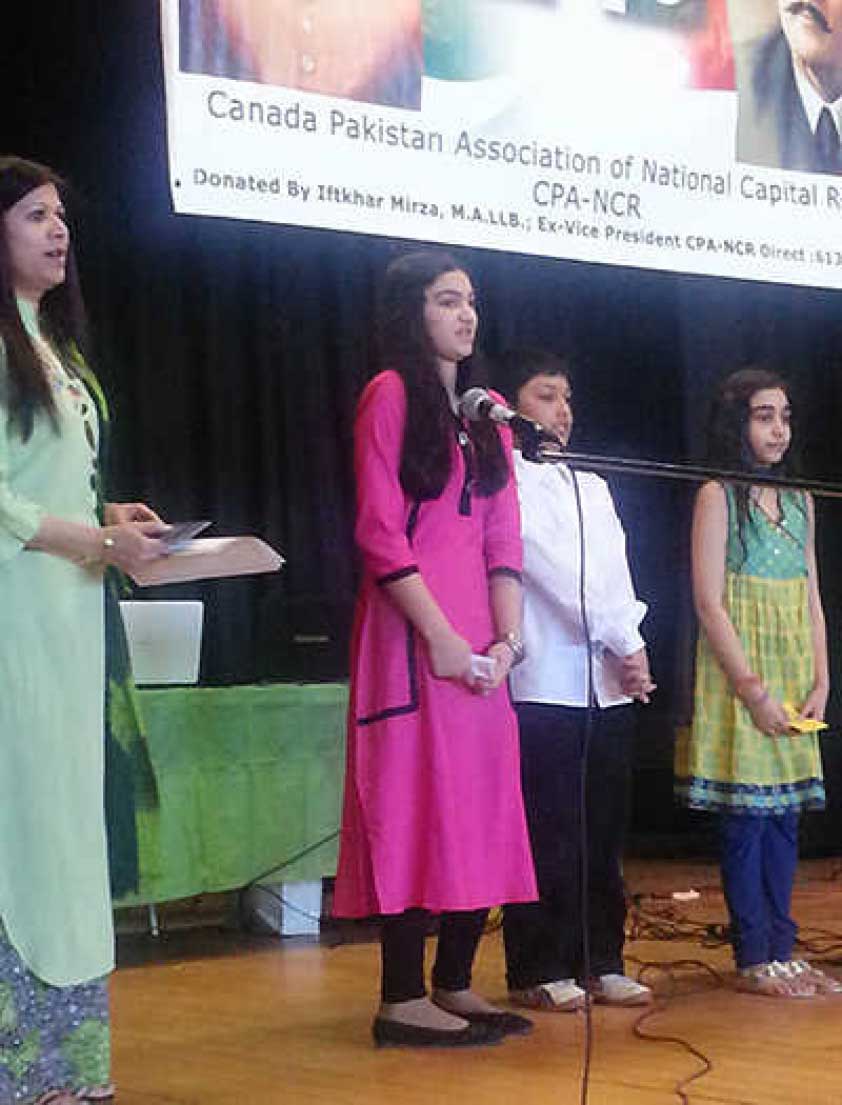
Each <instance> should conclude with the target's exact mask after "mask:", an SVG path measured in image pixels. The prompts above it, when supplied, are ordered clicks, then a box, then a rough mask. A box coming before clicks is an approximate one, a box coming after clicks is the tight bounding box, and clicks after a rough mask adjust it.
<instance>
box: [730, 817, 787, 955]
mask: <svg viewBox="0 0 842 1105" xmlns="http://www.w3.org/2000/svg"><path fill="white" fill-rule="evenodd" d="M719 831H720V847H721V855H720V863H721V869H722V888H723V890H724V891H725V901H726V902H727V905H728V913H729V916H730V919H731V939H732V942H733V946H734V959H735V961H736V964H737V966H738V967H753V966H755V965H756V964H758V963H768V962H770V961H771V960H773V959H778V960H782V961H785V960H788V959H791V958H792V948H793V945H794V944H795V937H796V934H797V932H798V926H797V925H796V924H795V922H794V921H793V919H792V918H791V917H790V915H789V910H790V902H791V900H792V886H793V882H794V881H795V868H796V866H797V864H798V814H797V813H795V812H793V811H791V812H788V813H783V814H774V815H768V816H756V815H750V814H735V813H723V814H722V815H721V816H720V820H719Z"/></svg>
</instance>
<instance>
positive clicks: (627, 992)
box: [591, 974, 652, 1005]
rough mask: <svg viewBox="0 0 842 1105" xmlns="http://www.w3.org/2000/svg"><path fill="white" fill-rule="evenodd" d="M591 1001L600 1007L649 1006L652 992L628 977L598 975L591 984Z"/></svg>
mask: <svg viewBox="0 0 842 1105" xmlns="http://www.w3.org/2000/svg"><path fill="white" fill-rule="evenodd" d="M591 993H592V994H593V1000H594V1001H595V1002H599V1004H600V1005H649V1004H650V1002H651V1001H652V991H651V990H650V989H649V987H648V986H644V985H643V983H642V982H635V980H634V979H633V978H629V977H628V975H614V974H609V975H600V976H599V977H598V978H595V979H594V980H593V981H592V982H591Z"/></svg>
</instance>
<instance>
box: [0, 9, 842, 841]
mask: <svg viewBox="0 0 842 1105" xmlns="http://www.w3.org/2000/svg"><path fill="white" fill-rule="evenodd" d="M3 38H4V46H5V54H6V59H5V63H4V67H3V68H4V77H5V79H4V88H5V97H4V105H3V107H4V111H3V116H4V139H3V142H2V146H3V147H4V152H15V153H19V154H22V155H24V156H29V157H33V158H36V159H38V160H43V161H46V162H47V163H49V164H51V165H53V166H54V167H56V168H57V169H58V170H59V171H60V172H62V173H64V174H65V175H66V176H67V177H68V178H69V179H70V180H71V182H72V183H73V185H74V186H75V188H76V192H77V200H78V202H77V203H76V205H75V210H74V215H75V226H74V229H75V242H76V247H77V250H78V253H79V256H80V262H81V268H82V277H83V286H84V290H85V294H86V299H87V303H88V307H89V313H90V318H91V324H92V326H91V329H92V337H93V341H92V349H93V360H94V363H95V366H96V368H97V370H98V371H99V373H100V376H101V377H102V379H103V382H104V384H105V386H106V389H107V391H108V394H109V396H110V398H111V401H112V405H113V407H114V413H115V422H116V433H115V454H116V467H115V470H114V472H113V473H112V492H113V495H114V497H115V498H118V497H123V498H142V499H145V500H147V501H148V502H150V503H151V504H153V505H154V506H156V507H157V508H158V509H159V510H160V511H161V512H162V513H163V514H164V515H165V516H166V517H168V518H171V519H173V520H181V519H188V518H196V517H206V518H210V519H213V521H214V523H215V528H214V531H213V532H216V533H217V534H226V533H239V532H251V533H257V534H260V535H262V536H264V537H265V538H266V539H267V540H268V541H270V542H271V543H272V544H273V545H274V546H275V547H277V548H279V549H280V550H282V551H283V553H284V555H285V556H286V557H287V561H288V562H287V565H286V567H285V568H284V569H283V571H282V573H281V574H280V575H279V576H278V577H276V578H268V579H245V580H232V581H222V582H218V583H212V584H211V583H209V584H202V585H190V586H186V585H185V586H184V587H181V588H179V589H167V592H166V594H167V595H168V596H170V597H172V596H174V595H177V594H183V595H190V596H196V597H201V598H203V599H204V601H205V603H206V629H205V645H204V651H203V667H202V678H203V681H205V682H208V683H229V682H248V681H252V680H255V679H283V678H298V677H305V678H306V677H307V676H319V675H327V676H330V675H335V674H337V670H338V668H339V667H340V666H341V664H342V662H343V660H342V657H343V655H344V638H345V635H346V633H347V622H348V617H349V610H350V602H351V598H352V595H353V590H354V582H355V567H354V557H353V549H352V541H351V531H352V514H353V484H352V477H351V472H350V453H351V426H352V419H353V409H354V403H355V399H356V396H357V395H358V393H359V391H360V389H361V387H362V385H363V383H364V382H365V380H366V379H367V378H368V377H369V376H370V375H371V374H372V372H373V371H374V369H375V366H376V356H375V349H374V344H373V337H372V327H371V320H372V317H373V312H374V304H375V299H376V286H377V280H378V278H379V275H380V274H381V273H382V271H383V269H384V267H385V265H386V263H387V262H388V260H389V258H390V257H391V256H392V255H393V254H394V253H395V252H396V251H398V250H401V249H403V248H405V245H402V244H400V243H396V242H390V241H386V240H382V239H375V238H365V237H361V236H358V235H351V234H348V235H343V234H337V233H333V232H326V231H316V230H301V229H294V228H286V227H278V226H268V225H262V224H250V223H244V222H234V221H227V220H214V219H205V218H195V217H178V218H176V217H175V216H174V215H173V214H172V212H171V207H170V202H169V194H168V185H167V171H166V150H165V133H164V103H163V82H162V74H161V64H160V48H159V24H158V5H157V3H156V2H155V0H119V2H115V0H65V2H63V3H62V4H56V5H51V6H50V7H49V8H48V9H46V10H45V9H44V8H43V7H42V6H37V7H36V6H35V5H32V6H30V8H29V10H24V11H20V12H19V26H18V28H17V30H16V31H15V34H14V35H12V34H10V33H9V32H8V30H7V33H6V34H5V35H4V36H3ZM770 217H772V216H770ZM775 217H776V218H785V217H791V216H788V215H780V216H775ZM464 257H465V260H466V262H467V266H468V267H469V269H470V271H471V273H472V275H473V277H474V280H475V283H476V285H477V287H478V290H479V295H480V312H481V341H482V345H483V347H484V349H485V351H486V353H488V354H489V356H490V357H491V358H492V360H493V357H494V355H495V354H497V353H499V352H500V351H502V350H503V349H504V348H506V347H507V346H510V345H512V344H516V343H518V342H529V343H530V344H539V345H546V346H547V347H549V348H551V349H563V350H567V351H569V352H570V353H571V354H572V357H573V360H574V364H575V373H574V387H575V403H576V414H577V426H576V437H575V444H576V445H577V446H578V447H580V448H582V449H589V450H592V451H604V452H613V453H618V454H624V455H628V456H641V457H650V458H653V459H659V460H681V459H686V458H688V457H694V456H695V455H696V452H697V449H698V446H699V443H700V439H701V429H702V426H703V420H704V409H705V406H706V403H707V401H708V398H709V395H710V391H711V387H712V385H713V383H714V382H715V381H716V380H717V379H718V378H719V377H720V376H721V375H722V374H723V373H724V372H726V371H728V370H730V369H731V368H733V367H736V366H737V365H739V364H740V363H743V362H745V361H747V360H748V359H757V358H761V357H762V358H769V359H772V360H773V361H775V362H776V363H777V365H778V366H779V367H780V368H781V369H782V370H783V371H784V372H785V373H786V375H788V377H789V378H790V379H791V380H792V381H793V383H794V385H795V388H796V396H797V414H798V421H797V429H796V433H797V435H798V438H799V440H800V444H801V446H802V450H801V451H802V453H803V457H804V471H805V473H806V474H807V475H810V476H814V477H816V478H824V479H842V435H840V433H839V430H838V427H837V417H838V412H839V411H840V403H839V387H840V384H839V379H840V360H842V353H840V348H841V345H840V338H841V337H842V319H840V309H839V308H840V304H842V299H840V296H839V294H838V293H834V292H828V291H820V290H815V289H803V288H792V287H786V286H773V285H761V284H751V283H747V282H741V281H733V280H721V279H714V278H699V277H682V276H675V275H671V274H667V273H653V272H645V271H638V270H632V269H622V268H614V267H608V266H595V265H586V264H581V263H573V262H558V261H547V260H540V259H535V258H527V257H521V256H514V255H505V254H495V253H491V252H482V251H471V252H470V253H468V254H465V255H464ZM611 483H612V487H613V488H614V491H615V493H616V496H617V499H618V505H619V508H620V512H621V514H622V516H623V519H624V522H625V524H626V528H627V530H628V532H629V534H630V550H631V560H632V566H633V571H634V574H635V577H636V580H637V583H638V587H639V590H640V592H641V594H642V596H643V597H644V598H645V599H646V601H647V602H648V603H649V604H650V615H649V618H648V620H647V623H646V632H647V637H648V639H649V640H650V642H651V652H652V663H653V668H654V671H655V673H656V678H657V681H658V683H659V691H658V696H657V704H656V705H653V706H652V707H650V708H649V710H647V711H646V713H645V714H644V715H643V721H642V723H641V733H640V741H639V754H638V759H637V786H636V803H635V827H636V829H638V830H640V831H641V832H643V833H649V834H650V835H653V836H657V835H658V834H662V833H672V832H674V831H676V829H679V830H683V829H687V828H688V826H689V827H690V828H691V829H692V830H693V831H694V832H698V831H699V829H698V823H697V822H694V821H693V819H688V818H687V817H686V815H682V814H680V813H677V812H676V811H675V810H674V808H673V806H672V802H671V797H670V783H671V772H670V764H671V737H672V731H673V726H674V723H675V721H676V718H677V717H679V716H680V715H681V714H682V712H683V708H684V703H685V698H686V695H685V694H684V692H683V690H682V688H684V687H685V684H686V679H685V676H686V671H687V666H688V639H687V636H688V631H689V628H690V626H691V621H692V619H691V618H690V617H689V598H688V588H687V580H688V570H687V546H688V536H687V523H688V519H689V511H690V504H691V498H692V488H691V487H690V486H689V485H678V484H672V483H669V484H668V483H659V482H656V481H651V482H646V481H643V480H639V479H632V478H628V477H626V478H623V479H612V480H611ZM818 513H819V548H820V561H821V569H822V577H823V593H824V596H825V599H826V605H827V608H828V620H829V626H830V633H831V648H832V651H833V652H834V653H837V652H838V651H839V650H838V647H836V641H837V639H838V636H839V627H840V616H839V610H840V601H842V573H840V572H839V570H838V568H837V563H838V558H837V555H836V547H837V546H838V544H839V540H840V537H842V504H835V503H820V504H819V512H818ZM162 593H163V592H162ZM296 634H298V635H301V634H303V635H304V636H305V637H307V638H308V639H309V640H310V642H311V646H312V647H310V649H309V651H308V650H307V649H306V648H305V649H303V650H302V649H298V651H296V647H295V645H294V642H293V640H292V638H293V637H294V636H295V635H296ZM323 638H329V640H328V641H327V642H325V641H323V640H322V639H323ZM834 660H835V656H834ZM838 667H839V665H838V663H836V662H834V669H835V670H836V671H838ZM835 716H836V710H835V705H834V704H833V703H832V708H831V719H832V720H835ZM826 752H827V758H826V763H827V768H828V776H829V791H830V794H831V808H830V811H829V813H828V814H827V815H825V816H823V817H820V818H812V819H810V820H809V825H810V828H809V830H808V835H810V837H811V839H812V840H813V842H814V843H815V844H816V846H817V847H832V846H833V844H834V842H835V840H836V839H837V837H838V828H839V816H840V815H839V813H838V802H836V801H835V794H836V792H837V790H838V789H839V783H842V763H840V760H839V757H838V756H837V755H836V754H835V752H834V738H833V737H830V738H828V740H827V741H826ZM703 835H704V834H703Z"/></svg>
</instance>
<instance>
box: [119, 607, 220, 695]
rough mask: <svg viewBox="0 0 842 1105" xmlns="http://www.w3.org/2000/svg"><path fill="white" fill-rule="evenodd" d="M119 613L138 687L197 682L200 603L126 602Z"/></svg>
mask: <svg viewBox="0 0 842 1105" xmlns="http://www.w3.org/2000/svg"><path fill="white" fill-rule="evenodd" d="M120 610H121V611H122V614H123V623H124V625H125V627H126V637H127V638H128V641H129V655H130V656H131V661H132V672H133V674H134V681H135V683H137V684H138V686H143V685H144V684H152V683H197V682H198V680H199V655H200V652H201V645H202V614H203V606H202V603H201V602H198V601H184V602H164V601H158V600H157V599H149V600H147V601H145V602H132V601H125V602H121V603H120Z"/></svg>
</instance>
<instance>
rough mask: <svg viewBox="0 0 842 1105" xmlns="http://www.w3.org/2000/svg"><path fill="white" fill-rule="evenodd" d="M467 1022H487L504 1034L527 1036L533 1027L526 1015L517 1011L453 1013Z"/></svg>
mask: <svg viewBox="0 0 842 1105" xmlns="http://www.w3.org/2000/svg"><path fill="white" fill-rule="evenodd" d="M455 1015H456V1016H459V1017H461V1018H462V1020H464V1021H468V1023H469V1024H487V1025H490V1026H493V1027H497V1028H499V1029H500V1031H501V1032H502V1033H503V1035H504V1036H528V1035H529V1033H530V1032H531V1031H532V1029H533V1028H534V1027H535V1024H534V1022H533V1021H530V1019H529V1018H528V1017H521V1016H520V1014H519V1013H507V1012H505V1010H503V1009H500V1010H496V1011H494V1012H492V1013H458V1014H455Z"/></svg>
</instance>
